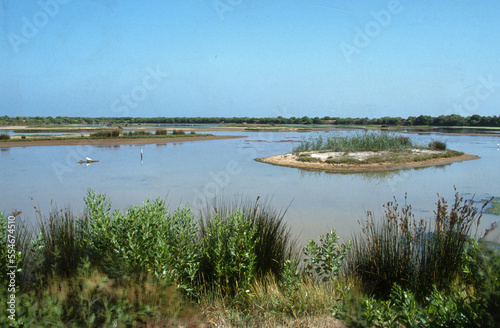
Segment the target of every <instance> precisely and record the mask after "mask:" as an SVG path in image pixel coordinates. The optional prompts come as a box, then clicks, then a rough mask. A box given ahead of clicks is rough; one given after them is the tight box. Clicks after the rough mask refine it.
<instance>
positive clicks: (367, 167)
mask: <svg viewBox="0 0 500 328" xmlns="http://www.w3.org/2000/svg"><path fill="white" fill-rule="evenodd" d="M478 158H479V156H475V155H467V154H463V153H459V152H455V151H451V150H445V151H437V150H428V149H411V150H408V151H404V152H386V151H378V152H371V151H362V152H348V153H346V152H319V151H303V152H297V153H289V154H285V155H278V156H270V157H264V158H258V159H257V161H259V162H263V163H268V164H273V165H280V166H288V167H295V168H299V169H302V170H308V171H324V172H329V173H361V172H376V171H394V170H406V169H412V168H420V167H428V166H439V165H446V164H450V163H454V162H461V161H468V160H473V159H478Z"/></svg>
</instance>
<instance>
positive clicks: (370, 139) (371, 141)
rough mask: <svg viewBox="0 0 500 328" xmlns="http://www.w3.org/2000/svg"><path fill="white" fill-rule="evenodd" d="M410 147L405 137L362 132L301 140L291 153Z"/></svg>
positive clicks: (391, 149) (394, 149)
mask: <svg viewBox="0 0 500 328" xmlns="http://www.w3.org/2000/svg"><path fill="white" fill-rule="evenodd" d="M412 147H414V145H413V143H412V142H411V140H410V139H409V138H408V137H405V136H397V135H394V134H390V133H377V132H364V133H356V134H355V135H352V136H347V137H341V136H332V137H323V136H316V137H312V138H309V139H306V140H303V141H302V142H301V143H300V144H299V145H298V146H296V147H295V148H294V149H293V151H294V152H299V151H307V150H322V151H334V152H353V151H396V150H397V151H401V150H406V149H411V148H412Z"/></svg>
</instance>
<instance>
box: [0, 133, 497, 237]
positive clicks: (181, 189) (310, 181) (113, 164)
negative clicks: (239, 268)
mask: <svg viewBox="0 0 500 328" xmlns="http://www.w3.org/2000/svg"><path fill="white" fill-rule="evenodd" d="M329 133H331V132H300V133H298V132H247V131H238V132H220V131H219V132H213V134H217V135H243V136H245V138H242V139H228V140H210V141H195V142H182V143H166V144H158V145H156V144H150V145H142V146H140V145H131V146H128V145H125V146H124V145H121V146H92V145H90V146H46V147H25V148H17V147H16V148H0V150H1V151H0V178H1V182H2V188H1V189H0V210H2V211H4V212H5V213H10V212H11V211H12V210H13V209H17V210H20V211H22V215H21V220H23V221H25V222H34V221H36V220H37V215H36V213H35V209H34V207H35V206H36V207H37V208H39V209H40V210H41V211H42V213H45V214H46V213H48V212H49V210H50V208H51V207H52V206H56V207H58V208H65V207H70V208H71V209H72V210H74V211H75V212H79V213H81V212H82V210H83V197H84V196H85V194H86V192H87V188H92V189H93V190H94V191H95V192H100V193H106V194H107V195H108V196H109V197H110V198H111V200H112V202H113V207H114V208H119V209H124V208H126V207H128V206H130V205H138V204H141V203H142V202H143V201H144V200H145V199H146V198H154V197H156V196H159V197H161V198H164V199H166V200H167V202H168V203H169V204H170V207H171V208H175V207H177V206H179V205H183V204H185V203H190V204H192V205H193V206H194V207H196V208H198V207H199V206H201V204H204V203H205V202H206V199H207V198H208V199H211V198H213V197H214V196H215V195H216V194H217V195H221V194H224V195H225V196H226V197H229V198H231V199H234V198H235V197H236V198H241V197H248V198H251V199H255V198H256V197H257V196H261V197H263V198H268V199H271V203H272V205H273V206H274V207H276V208H278V209H285V208H288V210H287V213H286V216H285V219H286V221H287V222H288V224H289V225H290V226H291V228H292V230H293V232H294V233H295V234H297V235H299V236H300V239H301V240H306V239H308V238H314V237H316V236H318V235H320V234H324V233H326V232H327V231H328V230H329V229H330V228H335V229H336V230H337V233H338V234H339V235H340V236H342V237H345V238H349V237H350V235H351V233H353V232H357V231H359V230H360V228H359V224H358V220H362V219H363V218H365V215H364V213H365V212H366V211H367V210H370V211H373V212H375V213H376V216H377V217H380V218H381V217H382V214H383V208H382V205H383V204H385V203H386V202H387V201H390V200H392V198H393V196H396V197H397V199H398V200H400V201H404V195H405V193H407V194H408V202H409V203H410V204H412V206H413V209H414V213H415V214H416V215H417V216H420V217H423V218H430V217H431V216H432V211H433V210H434V208H435V202H436V201H437V194H438V193H439V194H440V195H441V196H444V197H445V198H447V199H448V200H449V201H450V202H451V201H452V200H453V195H454V190H453V186H456V188H457V190H458V191H459V192H460V193H462V194H463V195H465V196H466V197H472V196H475V199H476V200H481V199H484V198H488V197H491V196H500V188H499V186H500V170H499V163H500V151H498V150H497V144H498V143H499V142H500V138H499V137H492V136H465V135H464V136H455V135H453V136H451V135H440V134H436V133H425V134H409V136H410V137H411V138H412V139H413V140H415V141H416V142H421V143H423V144H427V143H428V142H429V141H431V140H442V141H446V142H447V145H448V148H450V149H455V150H459V151H463V152H465V153H467V154H474V155H478V156H480V157H481V158H480V159H478V160H473V161H466V162H460V163H453V164H450V165H446V166H440V167H430V168H423V169H411V170H404V171H395V172H383V173H366V174H326V173H323V172H307V171H301V170H298V169H295V168H288V167H279V166H273V165H269V164H264V163H259V162H256V161H255V160H254V159H255V158H258V157H265V156H271V155H277V154H283V153H286V152H289V151H290V150H291V149H292V147H293V146H294V145H295V144H296V143H295V142H298V141H300V140H301V139H302V138H304V137H308V136H311V135H314V134H324V135H327V134H329ZM339 133H344V134H345V133H353V132H339ZM141 148H142V149H143V153H144V159H143V163H142V164H141V158H140V149H141ZM86 156H88V157H91V158H93V159H97V160H99V162H98V163H95V164H91V165H85V164H83V165H81V164H77V163H76V162H77V161H79V160H81V159H85V157H86ZM496 220H499V217H498V216H494V215H485V216H483V220H482V222H483V223H482V226H481V229H482V230H484V229H485V228H487V227H488V226H489V225H490V224H491V223H492V222H494V221H496Z"/></svg>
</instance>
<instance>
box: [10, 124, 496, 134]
mask: <svg viewBox="0 0 500 328" xmlns="http://www.w3.org/2000/svg"><path fill="white" fill-rule="evenodd" d="M31 128H32V127H31V126H29V125H11V126H0V132H1V130H26V129H31ZM51 128H57V127H50V128H48V129H51ZM61 128H77V126H75V125H71V124H70V125H65V126H63V127H61ZM112 128H113V127H110V129H112ZM122 128H123V129H124V130H127V131H141V130H145V131H154V130H156V129H157V128H152V127H146V128H143V127H141V126H137V125H131V126H124V127H122ZM159 128H162V129H163V127H159ZM442 128H443V127H435V126H415V127H413V126H394V127H392V126H391V127H389V128H385V129H383V128H380V127H373V126H349V127H347V126H328V127H325V126H323V127H315V126H311V127H307V126H303V125H300V126H279V125H277V126H268V125H260V124H248V125H245V126H217V127H196V126H193V127H182V128H181V127H179V128H177V127H171V128H166V129H167V130H168V131H173V130H184V131H186V132H190V131H195V132H198V131H199V132H202V131H203V132H206V131H242V132H310V131H348V130H367V131H368V130H380V131H385V132H398V131H400V130H406V133H409V134H413V133H416V134H419V133H428V132H436V133H437V134H439V135H443V136H447V135H449V136H457V135H466V136H485V137H500V133H492V132H484V133H481V132H478V133H474V132H452V131H450V132H442V131H436V130H438V129H442ZM444 128H446V127H444ZM448 128H449V127H448ZM460 128H463V129H474V130H478V131H480V130H481V129H480V128H471V127H460ZM484 128H486V129H487V127H484ZM42 129H43V128H42ZM78 129H79V130H82V131H85V130H92V129H95V127H88V126H78Z"/></svg>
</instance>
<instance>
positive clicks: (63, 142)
mask: <svg viewBox="0 0 500 328" xmlns="http://www.w3.org/2000/svg"><path fill="white" fill-rule="evenodd" d="M233 138H244V137H243V136H214V135H211V136H186V137H176V138H166V137H159V138H104V139H92V138H74V139H60V140H59V139H52V140H26V141H23V140H19V141H2V142H0V148H3V147H32V146H78V145H98V146H101V145H145V144H162V143H168V142H185V141H203V140H220V139H233Z"/></svg>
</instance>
